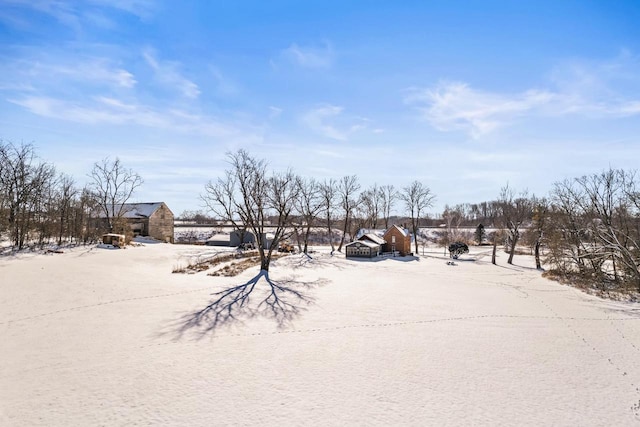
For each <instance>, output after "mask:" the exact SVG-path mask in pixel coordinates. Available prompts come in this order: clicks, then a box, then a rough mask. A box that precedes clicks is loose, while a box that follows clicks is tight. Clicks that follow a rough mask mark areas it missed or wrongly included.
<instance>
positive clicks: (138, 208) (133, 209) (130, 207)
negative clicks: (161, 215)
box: [99, 202, 164, 218]
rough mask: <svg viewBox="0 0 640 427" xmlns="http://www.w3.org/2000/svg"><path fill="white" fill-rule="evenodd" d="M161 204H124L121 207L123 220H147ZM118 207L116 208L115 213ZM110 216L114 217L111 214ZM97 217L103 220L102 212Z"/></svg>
mask: <svg viewBox="0 0 640 427" xmlns="http://www.w3.org/2000/svg"><path fill="white" fill-rule="evenodd" d="M163 204H164V203H163V202H150V203H125V204H124V205H122V212H123V215H122V217H123V218H149V217H150V216H151V215H153V213H154V212H155V211H157V210H158V209H159V208H160V206H162V205H163ZM117 209H118V206H116V212H117ZM111 214H112V216H116V215H114V214H113V212H112V213H111ZM99 216H100V217H101V218H104V216H105V215H104V212H99Z"/></svg>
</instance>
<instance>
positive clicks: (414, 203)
mask: <svg viewBox="0 0 640 427" xmlns="http://www.w3.org/2000/svg"><path fill="white" fill-rule="evenodd" d="M399 197H400V199H401V200H402V201H403V202H404V204H405V207H406V209H407V211H409V215H410V217H411V229H412V233H413V236H414V240H415V248H416V253H418V238H417V236H418V227H419V225H420V219H421V218H422V215H423V213H424V211H425V209H427V208H428V207H430V206H432V205H433V201H434V200H435V195H434V194H432V193H431V190H430V189H429V187H427V186H425V185H424V184H422V183H421V182H420V181H413V182H412V183H411V184H409V185H408V186H406V187H404V188H403V189H402V192H401V193H400V194H399Z"/></svg>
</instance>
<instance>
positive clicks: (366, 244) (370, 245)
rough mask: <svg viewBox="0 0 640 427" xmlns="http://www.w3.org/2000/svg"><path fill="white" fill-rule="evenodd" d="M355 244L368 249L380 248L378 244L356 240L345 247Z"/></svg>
mask: <svg viewBox="0 0 640 427" xmlns="http://www.w3.org/2000/svg"><path fill="white" fill-rule="evenodd" d="M356 244H361V245H364V246H368V247H370V248H377V247H378V246H380V245H379V244H378V243H373V242H371V241H369V240H356V241H354V242H351V243H347V244H346V245H345V246H352V245H356Z"/></svg>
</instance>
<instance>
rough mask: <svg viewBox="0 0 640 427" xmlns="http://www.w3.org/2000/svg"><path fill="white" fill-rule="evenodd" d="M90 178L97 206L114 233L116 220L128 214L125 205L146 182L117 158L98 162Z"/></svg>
mask: <svg viewBox="0 0 640 427" xmlns="http://www.w3.org/2000/svg"><path fill="white" fill-rule="evenodd" d="M89 178H90V181H89V187H90V188H91V191H92V193H93V195H94V197H95V199H96V204H97V206H98V207H99V209H100V210H101V211H102V213H103V214H104V217H105V220H106V222H107V226H108V228H109V231H113V229H114V224H115V222H116V220H120V219H121V218H122V217H123V216H124V214H125V213H126V212H125V210H124V205H125V203H127V202H128V201H129V199H130V198H131V196H132V195H133V193H134V192H135V190H136V189H137V188H138V187H140V186H141V185H142V184H143V182H144V181H143V180H142V178H141V177H140V175H138V174H137V173H135V172H134V171H133V170H131V169H126V168H125V167H124V166H123V165H122V162H121V161H120V159H119V158H117V157H116V159H115V160H114V161H111V160H109V159H108V158H106V159H103V160H102V161H100V162H96V163H95V164H94V165H93V169H92V170H91V173H90V174H89Z"/></svg>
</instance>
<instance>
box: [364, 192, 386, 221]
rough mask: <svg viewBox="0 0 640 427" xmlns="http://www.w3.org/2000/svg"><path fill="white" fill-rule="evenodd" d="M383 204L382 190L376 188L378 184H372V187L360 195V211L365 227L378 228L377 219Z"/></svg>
mask: <svg viewBox="0 0 640 427" xmlns="http://www.w3.org/2000/svg"><path fill="white" fill-rule="evenodd" d="M383 202H384V196H383V190H382V188H380V187H378V184H373V186H371V187H369V188H368V189H366V190H365V191H363V192H362V193H360V209H361V211H362V216H363V219H364V220H365V223H366V227H369V228H377V227H378V218H379V216H380V212H381V211H382V210H383V208H384V205H383Z"/></svg>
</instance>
